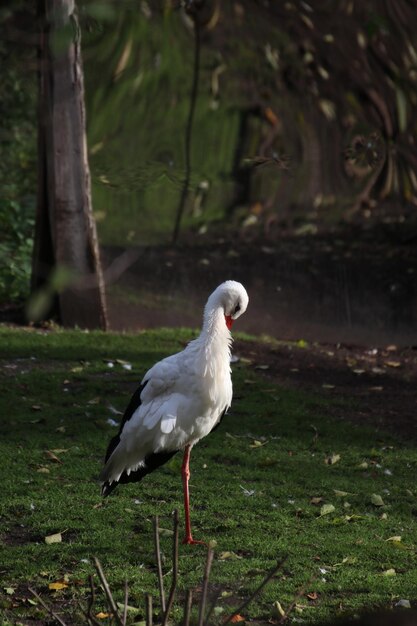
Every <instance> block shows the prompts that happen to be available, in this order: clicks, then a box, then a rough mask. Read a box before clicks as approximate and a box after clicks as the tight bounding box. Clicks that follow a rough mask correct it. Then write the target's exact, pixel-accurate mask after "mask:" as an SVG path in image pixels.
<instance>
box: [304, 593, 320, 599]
mask: <svg viewBox="0 0 417 626" xmlns="http://www.w3.org/2000/svg"><path fill="white" fill-rule="evenodd" d="M318 597H319V596H318V593H317V592H316V591H312V592H311V593H308V594H307V598H308V599H309V600H317V598H318Z"/></svg>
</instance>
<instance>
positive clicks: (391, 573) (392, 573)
mask: <svg viewBox="0 0 417 626" xmlns="http://www.w3.org/2000/svg"><path fill="white" fill-rule="evenodd" d="M396 573H397V572H396V571H395V569H394V568H393V567H391V568H390V569H387V570H385V572H382V575H383V576H395V575H396Z"/></svg>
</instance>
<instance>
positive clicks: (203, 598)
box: [198, 546, 214, 626]
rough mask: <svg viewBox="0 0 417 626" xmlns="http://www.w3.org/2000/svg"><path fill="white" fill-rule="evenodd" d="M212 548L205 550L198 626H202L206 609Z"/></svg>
mask: <svg viewBox="0 0 417 626" xmlns="http://www.w3.org/2000/svg"><path fill="white" fill-rule="evenodd" d="M213 554H214V552H213V548H211V547H210V546H209V548H208V550H207V559H206V567H205V568H204V576H203V588H202V591H201V599H200V608H199V615H198V626H203V622H204V611H205V609H206V602H207V589H208V582H209V577H210V570H211V564H212V563H213Z"/></svg>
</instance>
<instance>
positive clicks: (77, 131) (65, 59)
mask: <svg viewBox="0 0 417 626" xmlns="http://www.w3.org/2000/svg"><path fill="white" fill-rule="evenodd" d="M39 13H40V25H41V32H40V43H39V57H40V58H39V68H40V69H39V72H40V76H39V87H40V89H39V141H38V149H39V184H38V207H37V220H36V233H35V248H34V259H33V277H32V289H33V291H35V290H36V289H38V288H40V287H45V286H48V284H49V281H50V279H51V276H52V273H53V272H54V270H56V269H57V268H65V269H66V270H69V279H68V281H64V284H62V285H59V286H58V293H57V296H56V300H55V311H54V312H55V313H57V314H58V318H59V321H60V322H61V323H62V324H63V325H65V326H80V327H82V328H96V327H100V328H106V327H107V316H106V305H105V292H104V280H103V275H102V271H101V265H100V256H99V248H98V241H97V233H96V227H95V222H94V218H93V213H92V203H91V187H90V171H89V166H88V156H87V146H86V133H85V108H84V84H83V72H82V61H81V47H80V30H79V27H78V20H77V16H76V11H75V5H74V1H73V0H39ZM49 288H50V287H49ZM50 314H51V311H45V315H46V316H49V315H50Z"/></svg>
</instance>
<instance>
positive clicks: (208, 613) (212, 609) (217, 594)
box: [204, 589, 221, 626]
mask: <svg viewBox="0 0 417 626" xmlns="http://www.w3.org/2000/svg"><path fill="white" fill-rule="evenodd" d="M220 592H221V589H219V590H218V591H217V592H216V593H215V595H214V597H213V599H212V601H211V603H210V605H209V608H208V609H207V613H206V619H205V622H204V626H209V624H210V617H211V614H212V613H213V611H214V609H215V608H216V603H217V600H218V599H219V596H220Z"/></svg>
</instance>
